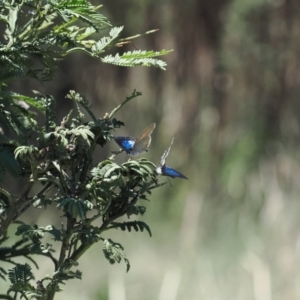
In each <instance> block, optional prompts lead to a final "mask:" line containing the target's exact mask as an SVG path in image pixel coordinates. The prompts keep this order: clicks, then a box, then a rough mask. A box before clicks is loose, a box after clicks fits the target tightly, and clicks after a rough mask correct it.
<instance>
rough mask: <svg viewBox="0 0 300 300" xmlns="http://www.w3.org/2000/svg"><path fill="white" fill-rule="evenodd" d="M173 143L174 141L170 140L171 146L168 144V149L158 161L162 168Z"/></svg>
mask: <svg viewBox="0 0 300 300" xmlns="http://www.w3.org/2000/svg"><path fill="white" fill-rule="evenodd" d="M173 141H174V138H172V141H171V144H170V147H169V148H168V149H167V150H166V151H165V152H164V154H163V155H162V157H161V159H160V163H159V164H160V165H161V166H162V167H163V166H164V165H165V164H166V158H167V156H168V155H169V152H170V150H171V147H172V145H173Z"/></svg>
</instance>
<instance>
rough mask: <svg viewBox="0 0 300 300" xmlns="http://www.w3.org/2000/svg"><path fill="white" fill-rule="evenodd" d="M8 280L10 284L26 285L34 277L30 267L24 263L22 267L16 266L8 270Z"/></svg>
mask: <svg viewBox="0 0 300 300" xmlns="http://www.w3.org/2000/svg"><path fill="white" fill-rule="evenodd" d="M8 278H9V280H10V282H11V283H12V284H14V283H17V282H22V283H28V282H29V281H30V280H31V279H34V276H33V274H32V272H31V267H30V266H29V265H28V264H27V263H26V264H24V265H21V264H17V265H16V266H15V267H14V268H12V269H10V270H8Z"/></svg>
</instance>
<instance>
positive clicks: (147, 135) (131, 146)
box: [114, 123, 156, 155]
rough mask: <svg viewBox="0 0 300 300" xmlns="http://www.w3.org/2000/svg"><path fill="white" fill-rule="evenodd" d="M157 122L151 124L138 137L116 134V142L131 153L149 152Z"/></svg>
mask: <svg viewBox="0 0 300 300" xmlns="http://www.w3.org/2000/svg"><path fill="white" fill-rule="evenodd" d="M155 126H156V125H155V123H153V124H151V125H149V126H148V127H147V128H146V129H145V130H144V131H143V132H142V133H141V134H140V136H139V137H138V138H133V137H130V136H116V137H114V139H115V141H116V143H117V144H118V145H119V146H120V147H121V148H122V150H123V151H126V153H127V154H130V155H138V154H141V153H143V152H147V151H148V148H149V146H150V143H151V133H152V132H153V130H154V128H155Z"/></svg>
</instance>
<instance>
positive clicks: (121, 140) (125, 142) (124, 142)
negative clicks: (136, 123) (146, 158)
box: [114, 136, 136, 153]
mask: <svg viewBox="0 0 300 300" xmlns="http://www.w3.org/2000/svg"><path fill="white" fill-rule="evenodd" d="M114 140H115V142H116V143H117V144H118V145H119V146H120V147H121V148H122V150H124V151H126V152H127V153H130V151H132V149H133V147H134V145H135V143H136V139H135V138H132V137H130V136H116V137H114Z"/></svg>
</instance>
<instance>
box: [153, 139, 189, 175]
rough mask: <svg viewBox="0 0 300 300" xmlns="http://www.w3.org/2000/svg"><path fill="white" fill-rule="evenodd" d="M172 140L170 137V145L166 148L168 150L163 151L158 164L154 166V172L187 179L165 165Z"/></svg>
mask: <svg viewBox="0 0 300 300" xmlns="http://www.w3.org/2000/svg"><path fill="white" fill-rule="evenodd" d="M173 141H174V138H173V139H172V142H171V145H170V147H169V148H168V150H166V151H165V152H164V154H163V156H162V157H161V159H160V162H159V164H160V166H159V167H157V168H156V172H157V173H158V174H160V175H165V176H169V177H173V178H175V177H179V178H183V179H188V178H187V177H186V176H184V175H183V174H181V173H180V172H178V171H176V170H174V169H172V168H170V167H168V166H166V158H167V156H168V155H169V152H170V150H171V147H172V145H173Z"/></svg>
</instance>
